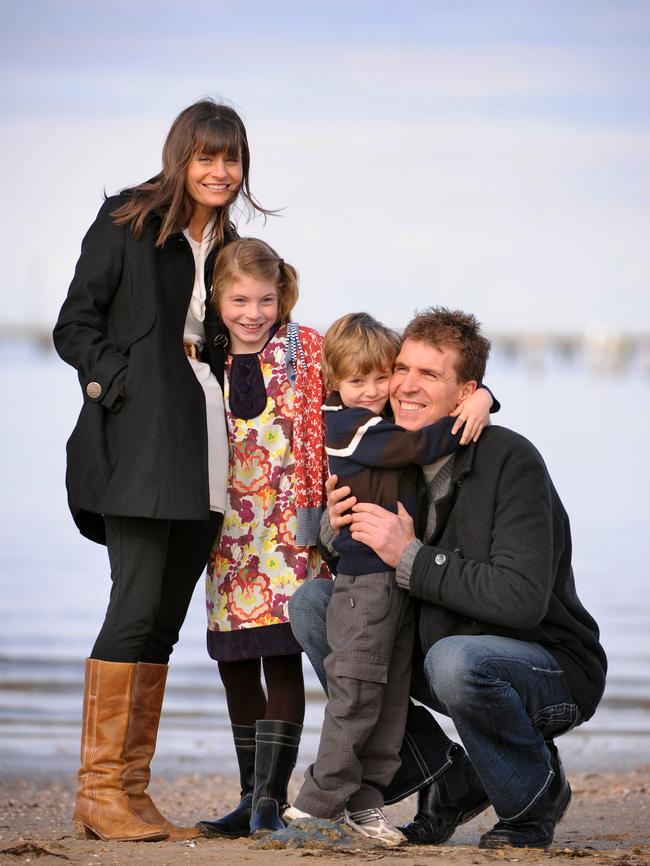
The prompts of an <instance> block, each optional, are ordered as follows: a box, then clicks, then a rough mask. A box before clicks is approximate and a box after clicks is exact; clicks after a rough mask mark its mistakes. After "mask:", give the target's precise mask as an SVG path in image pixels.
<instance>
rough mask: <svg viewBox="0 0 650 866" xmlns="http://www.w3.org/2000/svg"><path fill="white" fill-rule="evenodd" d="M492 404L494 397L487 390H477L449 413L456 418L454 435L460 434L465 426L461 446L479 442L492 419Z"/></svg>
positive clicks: (453, 429)
mask: <svg viewBox="0 0 650 866" xmlns="http://www.w3.org/2000/svg"><path fill="white" fill-rule="evenodd" d="M492 402H493V400H492V395H491V394H490V392H489V391H488V390H487V389H485V388H477V389H476V390H475V391H473V392H472V393H471V394H470V395H469V397H465V399H464V400H463V401H462V402H461V403H459V404H458V406H456V408H455V409H454V411H453V412H450V413H449V414H450V415H452V416H453V417H454V418H456V423H455V424H454V426H453V428H452V431H451V432H452V433H458V431H459V430H460V428H461V427H462V425H463V424H464V425H465V428H464V429H463V435H462V436H461V437H460V444H461V445H469V443H470V442H478V437H479V436H480V435H481V432H482V431H483V428H484V427H485V425H486V424H487V423H488V421H489V419H490V409H491V408H492Z"/></svg>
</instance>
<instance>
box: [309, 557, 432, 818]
mask: <svg viewBox="0 0 650 866" xmlns="http://www.w3.org/2000/svg"><path fill="white" fill-rule="evenodd" d="M414 629H415V626H414V615H413V609H412V603H411V600H410V598H409V595H408V593H407V592H405V591H404V590H402V589H400V588H399V587H398V586H396V584H395V575H394V573H393V572H378V573H375V574H362V575H347V574H339V575H337V577H336V580H335V582H334V589H333V591H332V597H331V599H330V602H329V605H328V608H327V640H328V643H329V646H330V649H331V653H330V654H329V655H328V656H327V658H326V659H325V670H326V673H327V685H328V693H329V700H328V702H327V705H326V707H325V718H324V721H323V729H322V732H321V739H320V745H319V749H318V756H317V758H316V761H315V763H314V764H312V765H311V766H310V767H308V768H307V770H306V771H305V781H304V783H303V786H302V789H301V791H300V793H299V794H298V797H297V799H296V800H295V806H296V807H297V808H298V809H301V810H302V811H304V812H308V813H309V814H310V815H314V816H315V817H318V818H336V817H338V816H339V815H340V814H341V813H342V811H343V809H344V808H345V807H346V806H347V808H348V809H349V810H350V811H351V812H355V811H358V810H360V809H372V808H381V807H382V806H383V805H384V799H383V795H382V792H381V787H382V786H385V785H388V783H389V782H390V781H391V779H392V778H393V776H394V775H395V773H396V771H397V769H398V768H399V765H400V759H399V750H400V747H401V745H402V737H403V735H404V727H405V724H406V715H407V711H408V705H409V691H410V685H411V660H412V656H413V638H414Z"/></svg>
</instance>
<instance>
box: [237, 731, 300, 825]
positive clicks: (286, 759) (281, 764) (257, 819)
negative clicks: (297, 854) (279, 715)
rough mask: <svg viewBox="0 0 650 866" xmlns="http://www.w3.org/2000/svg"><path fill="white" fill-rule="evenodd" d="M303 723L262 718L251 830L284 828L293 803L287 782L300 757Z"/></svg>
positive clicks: (256, 758) (257, 737)
mask: <svg viewBox="0 0 650 866" xmlns="http://www.w3.org/2000/svg"><path fill="white" fill-rule="evenodd" d="M301 734H302V725H296V724H294V723H293V722H279V721H274V720H269V719H262V720H260V721H258V723H257V732H256V734H255V791H254V793H253V815H252V817H251V821H250V832H251V836H253V835H263V834H264V833H270V832H272V831H273V830H282V829H283V828H284V827H285V826H286V824H285V822H284V821H283V820H282V813H283V812H284V810H285V809H286V808H287V806H288V805H289V804H288V802H287V786H288V785H289V779H290V778H291V773H292V772H293V768H294V767H295V766H296V760H297V758H298V747H299V745H300V735H301Z"/></svg>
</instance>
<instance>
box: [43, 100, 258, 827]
mask: <svg viewBox="0 0 650 866" xmlns="http://www.w3.org/2000/svg"><path fill="white" fill-rule="evenodd" d="M162 161H163V167H162V171H161V172H160V173H159V174H158V175H156V176H155V177H154V178H153V179H152V180H150V181H147V182H146V183H143V184H141V185H140V186H137V187H135V188H134V189H130V190H127V191H125V192H123V193H122V194H121V195H119V196H114V197H112V198H109V199H107V200H106V201H105V202H104V204H103V206H102V208H101V209H100V211H99V214H98V216H97V219H96V220H95V222H94V223H93V225H92V226H91V227H90V229H89V231H88V233H87V235H86V237H85V238H84V241H83V244H82V248H81V257H80V259H79V261H78V263H77V268H76V271H75V275H74V278H73V280H72V284H71V286H70V290H69V292H68V296H67V298H66V300H65V302H64V304H63V307H62V309H61V313H60V316H59V320H58V322H57V324H56V327H55V329H54V342H55V345H56V349H57V351H58V353H59V354H60V355H61V357H62V358H63V359H64V360H65V361H67V362H68V363H69V364H71V365H72V366H73V367H75V368H76V370H77V372H78V374H79V381H80V384H81V388H82V393H83V398H84V404H83V408H82V410H81V414H80V416H79V420H78V422H77V426H76V427H75V429H74V431H73V433H72V436H71V437H70V440H69V442H68V446H67V452H68V468H67V478H66V482H67V489H68V499H69V503H70V508H71V510H72V513H73V516H74V519H75V522H76V523H77V526H78V527H79V529H80V531H81V532H82V533H83V534H84V535H86V536H87V537H88V538H91V539H93V540H94V541H97V542H101V543H105V544H106V545H107V548H108V556H109V560H110V567H111V581H112V589H111V594H110V601H109V604H108V609H107V611H106V618H105V620H104V624H103V626H102V628H101V630H100V632H99V635H98V637H97V640H96V642H95V645H94V647H93V649H92V652H91V654H90V658H89V659H87V661H86V672H85V687H84V708H83V729H82V738H81V768H80V770H79V774H78V778H79V789H78V793H77V798H76V802H75V808H74V818H75V821H76V822H77V828H78V830H80V831H81V832H83V833H85V835H86V836H88V837H93V838H94V837H99V838H101V839H107V840H108V839H110V840H114V839H119V840H127V839H128V840H135V839H143V840H156V839H165V838H167V837H171V838H186V837H187V836H189V835H195V834H196V831H195V830H194V829H191V830H190V829H187V828H180V827H174V826H173V825H172V824H170V822H169V821H167V819H166V818H164V817H163V816H162V815H161V814H160V812H159V811H158V810H157V809H156V807H155V805H154V804H153V802H152V800H151V798H150V797H149V795H148V794H146V793H145V789H146V787H147V785H148V783H149V779H150V770H149V765H150V762H151V759H152V757H153V754H154V750H155V746H156V737H157V732H158V722H159V719H160V711H161V707H162V701H163V694H164V689H165V680H166V676H167V663H168V661H169V656H170V654H171V652H172V649H173V646H174V644H175V643H176V641H177V640H178V634H179V630H180V627H181V625H182V624H183V621H184V619H185V615H186V613H187V608H188V605H189V602H190V599H191V597H192V591H193V589H194V586H195V584H196V582H197V580H198V578H199V577H200V575H201V574H202V572H203V569H204V568H205V565H206V561H207V559H208V555H209V553H210V548H211V546H212V543H213V541H214V539H215V537H216V535H217V532H218V529H219V526H220V524H221V520H222V518H223V511H224V508H225V504H226V478H227V470H228V444H227V433H226V427H225V418H224V404H223V396H222V386H223V367H224V345H225V342H226V341H225V339H224V332H223V328H222V326H221V325H220V324H219V320H218V319H217V317H216V314H214V313H212V311H211V308H210V306H209V305H206V292H205V287H206V285H207V286H210V285H211V276H212V268H213V264H214V259H215V257H216V254H217V252H218V250H219V249H220V248H221V247H222V246H224V245H225V244H226V243H228V242H229V241H231V240H233V238H235V237H236V233H235V229H234V227H233V225H232V223H231V221H230V208H231V206H232V205H233V203H234V202H235V200H236V199H237V197H238V195H241V196H242V198H243V199H244V200H245V202H247V203H248V204H249V205H250V206H252V207H253V208H254V209H255V210H257V211H261V212H263V213H266V211H264V209H263V208H261V207H260V205H259V204H258V203H257V202H256V201H255V199H254V198H253V196H252V195H251V192H250V188H249V180H248V174H249V161H250V157H249V151H248V143H247V139H246V130H245V129H244V125H243V123H242V121H241V119H240V118H239V116H238V115H237V114H236V112H235V111H233V110H232V109H231V108H228V107H227V106H224V105H218V104H216V103H214V102H213V101H212V100H202V101H201V102H197V103H196V104H194V105H191V106H190V107H189V108H186V109H185V110H184V111H182V112H181V114H180V115H179V116H178V117H177V118H176V120H175V121H174V123H173V125H172V127H171V129H170V131H169V134H168V136H167V139H166V141H165V144H164V147H163V157H162Z"/></svg>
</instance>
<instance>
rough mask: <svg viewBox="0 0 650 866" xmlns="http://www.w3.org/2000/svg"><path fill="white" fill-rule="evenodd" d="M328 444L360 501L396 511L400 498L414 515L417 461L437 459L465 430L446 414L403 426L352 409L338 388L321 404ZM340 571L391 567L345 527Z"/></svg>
mask: <svg viewBox="0 0 650 866" xmlns="http://www.w3.org/2000/svg"><path fill="white" fill-rule="evenodd" d="M323 413H324V417H325V445H326V451H327V456H328V462H329V469H330V473H331V474H332V475H337V476H338V477H339V479H340V482H341V483H342V484H347V485H348V486H349V487H350V488H351V489H352V495H353V496H356V498H357V502H373V503H375V504H376V505H381V506H382V507H383V508H386V509H388V510H389V511H392V512H394V513H396V512H397V503H398V502H401V503H402V505H403V506H404V508H406V510H407V511H408V513H409V514H410V515H411V517H413V518H414V519H415V517H416V513H415V511H416V497H417V480H418V475H419V469H418V467H419V466H426V465H428V464H429V463H434V462H435V461H436V460H439V459H440V458H441V457H444V456H445V455H447V454H452V453H453V452H454V451H455V450H456V448H457V447H458V443H459V441H460V437H461V432H459V433H457V434H455V435H454V436H452V435H451V428H452V427H453V426H454V423H455V421H456V419H455V418H452V417H451V416H449V415H448V416H446V417H445V418H442V419H441V420H440V421H438V422H437V423H436V424H430V425H429V426H427V427H423V428H422V429H421V430H405V429H404V427H399V426H398V425H397V424H394V423H393V422H392V421H387V420H385V419H384V418H382V417H381V416H380V415H375V413H374V412H370V411H368V409H361V408H348V407H347V406H344V405H343V403H342V402H341V397H340V395H339V393H338V391H334V392H333V393H332V394H331V395H330V396H329V397H328V399H327V401H326V402H325V405H324V406H323ZM334 547H335V549H336V552H337V553H338V554H339V556H340V559H339V561H338V563H337V571H338V572H339V573H340V574H371V573H373V572H376V571H392V569H391V568H390V566H388V565H386V563H385V562H384V561H383V559H380V558H379V557H378V556H377V554H376V553H375V552H374V551H373V550H372V549H371V548H370V547H368V546H367V545H366V544H362V543H361V542H360V541H354V539H353V538H352V536H351V535H350V529H349V527H347V526H345V527H343V529H342V530H341V532H340V534H339V535H338V537H337V538H336V540H335V542H334Z"/></svg>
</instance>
